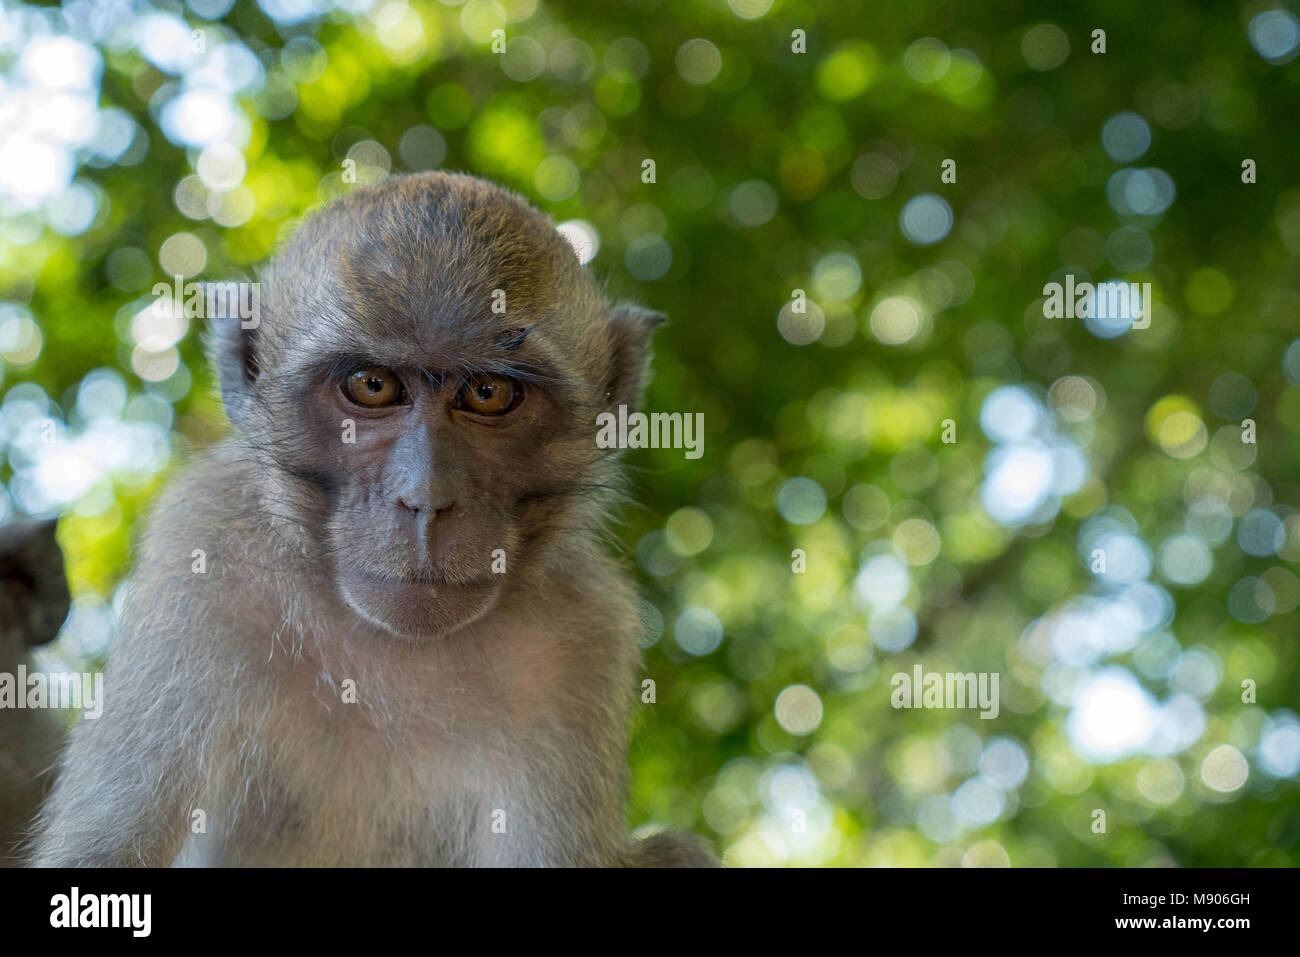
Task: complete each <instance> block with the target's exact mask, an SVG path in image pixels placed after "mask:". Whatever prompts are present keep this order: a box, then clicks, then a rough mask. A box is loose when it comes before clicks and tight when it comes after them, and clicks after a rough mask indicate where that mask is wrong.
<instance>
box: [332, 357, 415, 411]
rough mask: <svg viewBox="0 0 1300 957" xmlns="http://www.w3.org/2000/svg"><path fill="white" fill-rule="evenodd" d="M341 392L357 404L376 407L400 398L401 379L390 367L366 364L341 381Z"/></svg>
mask: <svg viewBox="0 0 1300 957" xmlns="http://www.w3.org/2000/svg"><path fill="white" fill-rule="evenodd" d="M343 394H344V395H346V396H347V397H348V398H349V399H351V400H352V401H353V402H355V403H356V404H357V405H364V406H369V407H370V408H378V407H379V406H383V405H392V404H393V403H395V402H398V401H400V400H401V398H402V395H403V392H402V380H401V379H399V378H397V376H396V375H395V374H394V373H393V371H392V370H391V369H385V368H383V367H382V366H367V367H366V368H364V369H358V370H357V371H356V372H353V373H352V374H351V375H349V376H348V377H347V379H346V380H345V381H344V382H343Z"/></svg>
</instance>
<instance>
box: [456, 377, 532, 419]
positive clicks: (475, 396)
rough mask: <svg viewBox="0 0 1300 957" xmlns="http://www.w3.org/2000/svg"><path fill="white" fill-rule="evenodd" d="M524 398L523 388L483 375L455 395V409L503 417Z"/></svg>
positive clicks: (511, 382)
mask: <svg viewBox="0 0 1300 957" xmlns="http://www.w3.org/2000/svg"><path fill="white" fill-rule="evenodd" d="M523 397H524V390H523V387H522V386H520V385H519V384H518V383H516V382H514V381H512V380H510V379H503V378H502V377H501V376H496V375H485V376H479V377H478V378H477V379H473V380H471V381H470V382H469V383H468V384H466V385H465V386H464V387H463V388H462V389H461V390H460V392H459V393H457V395H456V407H457V408H460V409H468V410H469V411H470V412H477V413H478V414H479V415H504V414H505V413H507V412H509V411H510V410H511V409H513V408H514V407H515V406H517V405H518V404H519V403H520V401H521V400H522V399H523Z"/></svg>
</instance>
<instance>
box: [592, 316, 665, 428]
mask: <svg viewBox="0 0 1300 957" xmlns="http://www.w3.org/2000/svg"><path fill="white" fill-rule="evenodd" d="M667 321H668V317H667V316H665V315H664V314H663V313H662V312H655V311H654V310H653V309H644V308H642V307H640V306H628V305H623V306H618V307H617V308H615V309H614V312H613V313H612V314H611V315H610V319H609V337H610V343H611V346H612V350H613V365H612V372H611V373H610V380H609V384H608V386H607V387H606V390H605V403H606V405H608V406H611V407H613V406H619V405H625V406H627V407H628V410H629V411H635V409H636V408H637V407H638V406H639V405H640V404H641V390H642V389H643V388H644V387H645V385H646V383H647V382H649V381H650V377H649V376H648V375H646V374H645V368H646V364H647V362H648V361H649V359H650V337H651V336H652V335H653V334H654V331H655V329H657V328H658V327H659V326H661V325H662V324H663V323H665V322H667Z"/></svg>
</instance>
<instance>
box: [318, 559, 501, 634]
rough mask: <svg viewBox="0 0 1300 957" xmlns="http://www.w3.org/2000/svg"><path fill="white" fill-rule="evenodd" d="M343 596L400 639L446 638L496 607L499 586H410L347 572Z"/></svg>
mask: <svg viewBox="0 0 1300 957" xmlns="http://www.w3.org/2000/svg"><path fill="white" fill-rule="evenodd" d="M338 587H339V595H340V596H341V597H342V599H343V601H344V603H345V604H346V605H347V606H348V607H349V608H351V609H352V611H353V612H355V613H356V615H357V616H358V617H359V618H361V619H362V620H363V621H365V622H366V623H367V624H370V625H372V626H374V627H375V628H378V629H380V630H381V631H384V632H387V633H388V634H390V635H395V636H397V637H399V638H412V639H422V638H439V637H446V636H448V635H450V634H452V633H453V632H455V631H458V630H459V629H461V628H464V627H465V626H466V625H469V624H472V623H474V622H475V621H478V620H479V619H480V618H482V617H483V616H484V615H486V614H487V613H488V612H489V611H490V610H491V609H492V606H493V605H494V604H495V603H496V598H497V593H498V591H499V590H500V589H499V586H498V585H497V584H496V583H495V582H491V583H485V584H481V585H455V584H451V583H450V582H438V583H434V584H424V583H408V582H401V581H393V580H391V579H382V578H376V577H372V576H370V575H365V574H362V573H360V572H356V571H351V570H344V571H340V572H339V575H338Z"/></svg>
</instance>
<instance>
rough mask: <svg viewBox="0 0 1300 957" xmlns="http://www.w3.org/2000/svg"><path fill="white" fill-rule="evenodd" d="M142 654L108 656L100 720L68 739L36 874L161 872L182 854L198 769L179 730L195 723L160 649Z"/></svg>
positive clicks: (131, 644)
mask: <svg viewBox="0 0 1300 957" xmlns="http://www.w3.org/2000/svg"><path fill="white" fill-rule="evenodd" d="M133 637H137V638H138V637H141V636H140V635H138V634H137V635H135V636H133ZM169 641H170V643H171V646H172V649H173V650H176V646H177V639H176V638H175V637H174V636H172V637H170V639H169ZM142 644H144V643H143V642H140V641H130V640H128V641H125V642H123V644H122V646H119V647H117V648H115V649H114V652H113V655H112V658H111V662H110V667H109V671H108V675H107V680H106V682H105V684H106V689H105V702H104V708H103V713H102V714H101V715H100V717H99V718H97V719H94V720H91V719H85V718H83V719H82V720H81V722H80V723H79V724H78V726H77V727H76V728H75V729H74V731H73V733H72V737H71V740H70V742H69V745H68V748H67V751H66V752H65V753H64V756H63V759H62V761H61V763H60V768H59V773H58V779H57V781H56V783H55V786H54V789H53V791H52V792H51V794H50V796H49V798H48V799H47V801H46V803H45V806H44V807H43V808H42V810H41V813H40V816H39V818H38V822H37V827H36V839H35V842H34V850H33V855H32V860H33V863H34V864H35V865H36V866H61V867H114V866H116V867H121V866H150V867H165V866H168V865H170V864H171V863H172V861H173V860H174V859H175V857H176V854H177V853H178V851H179V849H180V846H181V843H182V841H183V840H184V837H185V830H186V828H185V824H186V818H185V813H186V809H185V807H184V806H183V801H184V798H185V796H186V795H187V793H193V780H194V776H195V768H194V762H193V761H186V760H185V758H184V748H185V746H186V742H185V740H179V741H178V740H177V735H176V729H177V728H178V727H184V726H186V724H187V722H190V721H192V720H193V719H192V715H188V714H187V713H186V712H187V710H188V709H187V708H186V706H185V688H184V687H183V685H184V682H183V681H181V680H180V679H178V677H177V674H178V673H180V674H183V673H184V672H183V671H181V670H180V669H179V668H176V667H174V665H175V662H174V661H173V660H171V658H172V656H171V655H167V654H162V655H159V654H157V652H156V648H157V646H158V645H159V644H164V647H165V643H164V642H159V641H158V640H157V639H156V638H155V639H154V640H152V641H151V642H150V644H152V645H153V646H154V648H155V651H154V653H153V655H152V656H151V655H147V654H139V653H138V652H137V649H138V648H139V647H140V646H141V645H142ZM151 658H152V661H153V664H152V665H151V664H150V663H149V662H150V660H151ZM188 740H192V738H191V739H188Z"/></svg>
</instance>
